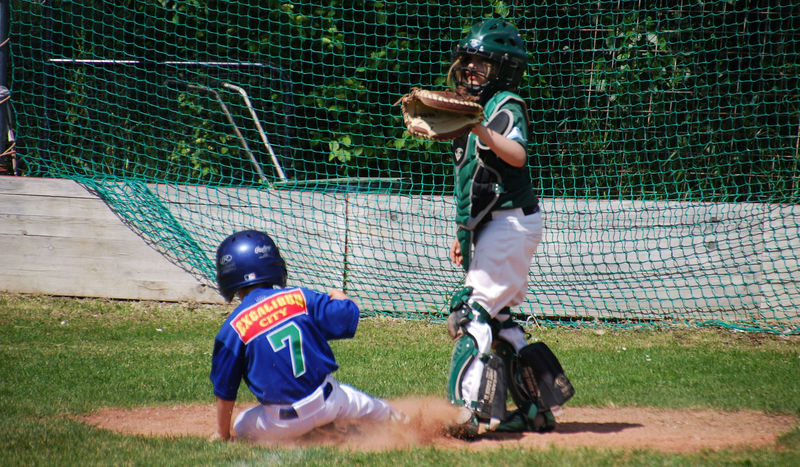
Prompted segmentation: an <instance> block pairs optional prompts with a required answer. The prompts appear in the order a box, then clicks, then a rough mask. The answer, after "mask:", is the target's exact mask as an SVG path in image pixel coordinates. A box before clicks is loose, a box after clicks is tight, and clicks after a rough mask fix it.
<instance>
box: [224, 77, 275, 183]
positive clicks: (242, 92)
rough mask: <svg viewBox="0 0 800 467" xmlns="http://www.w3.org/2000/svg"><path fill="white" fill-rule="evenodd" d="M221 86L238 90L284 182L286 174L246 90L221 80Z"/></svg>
mask: <svg viewBox="0 0 800 467" xmlns="http://www.w3.org/2000/svg"><path fill="white" fill-rule="evenodd" d="M222 87H224V88H228V89H232V90H234V91H236V92H238V93H239V94H240V95H241V96H242V98H243V99H244V103H245V104H246V105H247V108H248V110H250V116H251V117H253V122H255V124H256V128H257V129H258V134H259V135H261V141H263V142H264V146H266V147H267V151H269V155H270V157H271V158H272V164H273V165H274V166H275V171H276V172H278V176H279V177H280V178H281V180H283V181H284V182H285V181H286V180H287V179H286V174H285V173H284V172H283V168H282V167H281V164H280V163H278V157H277V156H276V155H275V151H273V150H272V145H271V144H269V140H268V139H267V134H266V133H265V132H264V128H262V127H261V121H260V120H259V119H258V116H256V111H255V110H254V109H253V104H252V103H251V102H250V97H249V96H248V95H247V92H245V90H244V89H242V88H240V87H239V86H236V85H233V84H230V83H226V82H222Z"/></svg>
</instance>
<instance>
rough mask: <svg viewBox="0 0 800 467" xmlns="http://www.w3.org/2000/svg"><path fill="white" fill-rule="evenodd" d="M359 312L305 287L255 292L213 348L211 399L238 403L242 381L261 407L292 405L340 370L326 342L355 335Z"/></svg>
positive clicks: (233, 315) (349, 304) (227, 323)
mask: <svg viewBox="0 0 800 467" xmlns="http://www.w3.org/2000/svg"><path fill="white" fill-rule="evenodd" d="M358 318H359V310H358V307H357V306H356V304H355V303H354V302H353V301H352V300H333V299H331V298H330V297H328V295H327V294H323V293H320V292H316V291H314V290H310V289H307V288H303V287H298V288H288V289H268V288H258V289H255V290H253V291H251V292H250V293H249V294H247V296H246V297H244V299H243V300H242V303H241V304H240V305H239V306H238V307H236V309H235V310H234V311H233V313H231V315H230V316H229V317H228V318H227V319H226V320H225V323H224V324H223V325H222V328H221V329H220V331H219V333H218V334H217V337H216V340H215V342H214V354H213V356H212V357H211V382H212V383H213V384H214V394H215V395H216V396H217V397H219V398H221V399H224V400H229V401H231V400H236V394H237V392H238V390H239V384H240V382H241V380H242V379H244V381H245V384H247V386H248V387H249V388H250V391H252V392H253V394H255V396H256V398H258V400H259V402H261V403H262V404H291V403H293V402H295V401H297V400H299V399H302V398H303V397H305V396H307V395H309V394H311V393H312V392H313V391H314V390H315V389H316V388H317V387H319V385H320V384H322V382H323V380H324V379H325V377H326V376H327V375H329V374H330V373H332V372H334V371H336V369H338V368H339V366H338V365H337V364H336V359H335V358H334V356H333V352H332V351H331V348H330V346H329V345H328V341H329V340H333V339H345V338H350V337H353V335H355V332H356V327H357V326H358Z"/></svg>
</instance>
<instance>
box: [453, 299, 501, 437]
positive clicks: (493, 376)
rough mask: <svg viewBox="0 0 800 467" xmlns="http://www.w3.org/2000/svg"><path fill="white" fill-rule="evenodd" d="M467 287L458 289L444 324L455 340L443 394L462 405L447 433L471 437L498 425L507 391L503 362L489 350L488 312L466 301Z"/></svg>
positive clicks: (490, 342) (490, 331) (490, 335)
mask: <svg viewBox="0 0 800 467" xmlns="http://www.w3.org/2000/svg"><path fill="white" fill-rule="evenodd" d="M469 290H470V289H465V290H462V291H461V292H460V294H461V295H460V296H459V297H460V298H459V300H460V301H457V304H458V303H460V306H458V308H456V309H454V310H452V311H451V314H450V317H449V318H448V325H447V328H448V331H449V332H450V335H451V337H453V339H454V340H455V345H454V347H453V355H452V359H451V362H450V374H449V377H448V383H447V394H448V397H449V398H450V402H451V403H453V404H454V405H457V406H460V407H463V410H462V414H461V416H460V417H459V419H458V420H457V421H456V423H457V424H456V426H454V427H451V428H452V430H451V432H452V433H453V434H454V435H455V436H459V437H463V438H472V437H474V436H476V435H478V434H481V433H483V432H486V431H490V430H493V429H495V428H496V427H497V426H498V425H499V424H500V422H501V421H502V420H503V418H505V416H506V409H505V403H506V392H507V386H506V379H507V378H506V374H505V365H504V364H503V361H502V359H500V357H498V356H497V355H496V354H494V353H492V352H491V345H492V328H491V326H490V325H489V324H488V323H487V318H488V315H487V314H486V312H485V311H484V310H483V309H482V308H481V307H480V305H478V304H475V303H472V304H470V303H467V299H466V298H468V296H469ZM461 298H463V300H461ZM451 303H452V302H451Z"/></svg>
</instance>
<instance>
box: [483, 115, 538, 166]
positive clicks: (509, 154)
mask: <svg viewBox="0 0 800 467" xmlns="http://www.w3.org/2000/svg"><path fill="white" fill-rule="evenodd" d="M470 131H472V133H474V134H475V136H477V137H478V138H480V140H481V142H483V144H485V145H486V146H489V149H491V150H492V152H494V153H495V155H497V157H499V158H500V159H502V160H503V161H504V162H505V163H506V164H508V165H510V166H512V167H522V166H524V165H525V163H526V162H527V160H528V155H527V154H526V152H525V148H524V147H523V146H522V145H521V144H520V143H518V142H517V141H514V140H510V139H508V138H506V137H505V136H503V135H501V134H500V133H498V132H496V131H494V130H492V129H491V128H489V127H486V126H483V125H475V126H473V127H472V129H471V130H470Z"/></svg>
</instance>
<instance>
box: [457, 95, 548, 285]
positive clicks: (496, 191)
mask: <svg viewBox="0 0 800 467" xmlns="http://www.w3.org/2000/svg"><path fill="white" fill-rule="evenodd" d="M512 103H513V104H514V106H510V105H509V104H512ZM511 108H513V109H515V110H516V112H517V113H516V115H515V113H514V112H512V111H511V110H509V109H511ZM525 109H526V106H525V102H524V101H523V100H522V99H521V98H520V97H519V96H517V95H516V94H514V93H511V92H507V91H504V92H500V93H497V94H496V95H494V96H493V97H492V98H491V99H489V101H488V102H487V103H486V106H484V111H485V113H486V115H488V118H487V119H486V121H485V122H484V125H486V126H488V127H489V128H490V129H492V130H494V131H496V132H497V133H500V134H502V135H508V134H509V132H510V131H512V129H513V128H514V127H515V124H519V121H520V120H522V122H524V126H525V128H524V131H525V134H524V135H523V136H524V137H525V138H527V125H528V121H527V115H526V111H525ZM520 114H521V115H520ZM453 158H454V162H455V173H456V184H455V198H456V218H455V221H456V224H457V225H458V232H457V233H456V235H457V238H458V241H459V245H460V246H461V254H462V258H463V262H462V266H463V268H464V270H468V269H469V264H470V260H471V256H472V255H471V251H472V244H473V241H474V236H475V234H477V232H478V231H479V230H480V228H481V227H482V226H483V224H484V223H485V221H486V220H488V217H487V216H488V215H489V213H490V212H491V211H492V210H493V209H494V208H495V207H496V206H497V205H498V203H500V205H501V206H502V207H503V209H507V208H512V207H517V206H523V205H526V203H527V204H531V203H535V202H536V198H535V197H534V196H533V194H532V190H531V189H530V176H529V174H528V173H527V170H525V171H524V173H523V171H522V170H520V169H519V168H515V167H511V166H510V165H508V164H506V163H505V162H503V161H501V160H500V159H499V158H498V157H497V156H496V155H495V154H494V153H493V152H492V151H491V150H490V149H489V148H488V147H487V146H484V145H483V144H482V143H481V141H480V140H479V139H478V137H477V136H475V135H474V134H472V133H468V134H466V135H464V136H462V137H460V138H458V139H456V140H455V141H453ZM506 182H510V183H506ZM508 187H523V188H525V189H524V190H520V191H519V194H518V193H516V192H515V191H513V190H511V191H510V190H509V189H508ZM531 197H533V200H531V199H530V198H531Z"/></svg>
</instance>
